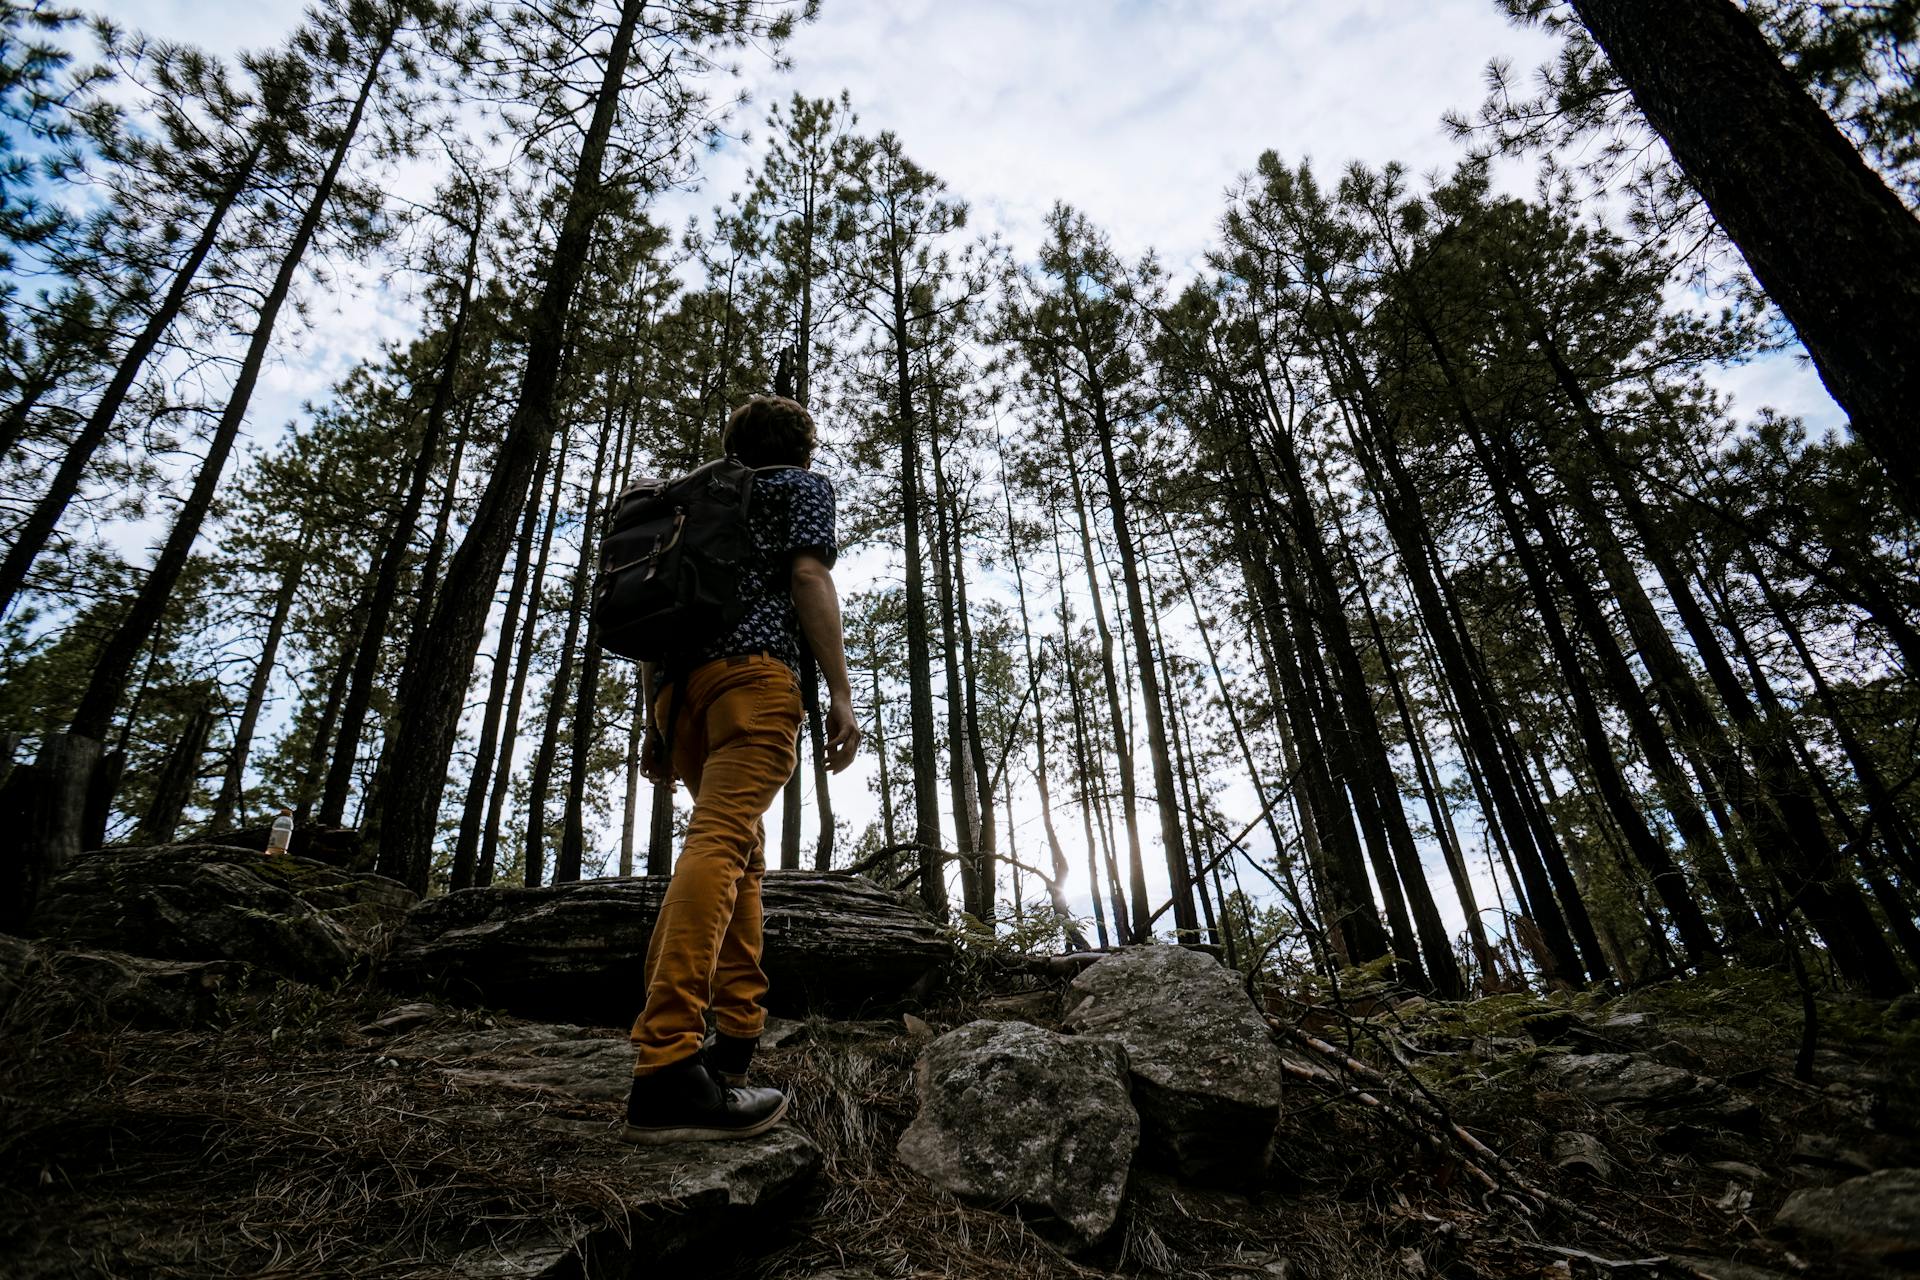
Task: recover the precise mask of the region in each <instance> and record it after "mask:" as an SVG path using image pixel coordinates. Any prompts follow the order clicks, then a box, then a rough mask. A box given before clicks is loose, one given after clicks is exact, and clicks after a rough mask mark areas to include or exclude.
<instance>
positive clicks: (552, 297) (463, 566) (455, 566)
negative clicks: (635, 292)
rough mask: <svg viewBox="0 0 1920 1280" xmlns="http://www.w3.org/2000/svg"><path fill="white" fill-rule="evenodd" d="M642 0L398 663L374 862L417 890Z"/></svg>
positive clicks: (523, 494)
mask: <svg viewBox="0 0 1920 1280" xmlns="http://www.w3.org/2000/svg"><path fill="white" fill-rule="evenodd" d="M644 7H645V4H644V0H623V3H622V5H621V9H620V22H619V25H618V27H617V29H616V30H615V31H614V33H613V37H612V40H611V42H610V43H609V45H608V47H607V53H606V66H605V73H604V75H603V76H602V78H601V82H600V88H599V91H598V93H597V94H595V96H594V98H593V103H594V107H593V116H592V119H591V120H590V122H589V123H588V126H587V130H586V136H585V138H584V139H583V140H582V142H581V147H580V159H579V163H578V164H577V166H576V167H575V171H574V174H573V179H572V183H571V186H570V189H569V190H568V193H567V197H566V201H565V206H564V211H563V212H562V214H561V218H560V230H559V234H558V236H557V237H556V238H555V241H554V247H553V252H552V254H551V256H550V257H549V259H548V267H547V270H546V272H545V280H544V283H543V285H542V288H541V291H540V295H539V300H538V302H537V304H536V305H535V307H534V308H533V312H532V314H531V315H530V316H529V318H528V324H527V334H526V341H527V357H526V368H525V373H524V376H523V378H522V381H521V387H520V396H519V402H518V404H517V405H516V407H515V409H514V412H513V416H512V417H511V418H510V419H509V421H508V423H507V429H506V439H505V440H504V441H503V442H502V444H501V446H500V451H499V454H498V455H497V457H496V459H495V462H494V467H493V471H492V474H491V475H490V476H489V478H488V481H487V487H486V489H485V490H484V491H483V492H482V494H481V495H480V502H479V505H478V506H477V507H476V509H475V511H474V515H473V520H472V523H471V524H469V525H468V527H467V534H466V536H465V537H464V538H463V539H462V540H461V543H460V546H459V548H458V549H457V550H456V551H455V552H454V554H453V557H452V560H451V561H450V562H449V564H448V566H447V575H446V580H445V582H444V584H443V586H442V590H441V593H440V599H439V602H438V603H437V604H436V606H435V608H434V611H433V619H432V621H431V622H430V623H429V624H428V626H427V629H426V632H425V635H424V638H423V640H422V642H421V646H420V650H419V660H418V662H417V663H416V664H415V665H414V666H413V667H412V668H410V669H409V670H408V671H407V672H405V673H403V674H402V676H401V681H400V689H401V692H400V699H399V704H398V713H397V715H396V721H397V723H398V724H399V726H400V731H399V733H398V735H397V737H396V742H395V746H394V752H395V755H394V758H395V759H396V760H405V761H406V762H407V764H408V767H407V768H405V769H401V770H396V771H395V774H394V778H393V782H392V785H391V786H390V787H389V788H388V791H387V794H386V796H385V798H384V804H383V816H382V828H383V830H382V839H381V847H380V862H381V868H380V869H381V870H382V871H383V872H385V873H386V874H388V875H391V876H393V877H394V878H395V879H398V880H400V881H401V882H402V883H404V884H407V885H409V886H410V887H412V888H413V889H414V890H415V891H416V892H419V891H424V890H425V888H426V884H427V868H428V865H429V863H430V862H431V860H432V853H433V841H434V836H435V833H436V831H437V830H438V827H439V815H440V795H441V792H442V791H443V790H444V789H445V787H446V776H447V761H448V758H449V757H450V755H451V754H452V751H453V743H454V738H455V736H456V735H457V733H458V731H459V722H460V711H461V708H462V707H463V706H464V704H465V702H466V693H467V683H468V681H469V679H470V678H471V676H472V674H473V663H474V658H475V654H476V651H477V649H478V645H479V641H480V638H481V635H482V633H483V632H484V631H485V629H486V621H487V614H488V613H489V612H490V605H491V603H492V599H493V590H492V584H493V583H494V582H495V581H496V580H497V579H498V578H499V576H500V568H501V563H502V561H503V559H504V558H505V555H506V550H507V547H508V545H509V544H510V543H511V541H512V539H513V535H514V530H515V527H516V526H517V525H518V524H519V517H520V512H521V510H522V507H523V504H524V503H525V502H526V500H527V487H528V482H529V481H530V480H531V479H532V477H533V471H534V467H535V464H536V462H537V461H538V459H539V456H540V454H541V453H543V452H545V450H546V448H547V446H548V444H549V442H550V440H551V438H552V435H553V430H554V425H555V423H554V401H555V393H556V391H557V388H558V383H559V377H560V366H561V354H562V350H563V348H564V345H565V338H566V326H567V317H568V315H569V314H570V313H571V312H572V309H573V301H574V294H575V292H576V291H577V289H578V287H579V283H580V278H581V275H582V273H583V272H584V271H585V269H586V261H587V250H588V248H589V246H590V245H591V243H592V239H593V231H594V227H595V225H596V224H597V223H598V221H599V219H600V217H601V215H602V214H603V213H604V212H605V210H606V208H607V201H606V196H605V193H604V192H603V191H602V190H601V168H602V164H603V161H604V159H605V156H606V150H607V140H608V138H609V136H610V135H611V133H612V130H613V121H614V114H615V111H616V109H617V108H618V106H619V100H620V94H621V90H622V88H623V86H624V82H625V76H626V68H627V61H628V58H629V56H630V54H631V52H632V48H631V46H632V43H633V37H634V30H635V27H636V26H637V24H638V22H639V19H640V13H641V10H642V9H643V8H644Z"/></svg>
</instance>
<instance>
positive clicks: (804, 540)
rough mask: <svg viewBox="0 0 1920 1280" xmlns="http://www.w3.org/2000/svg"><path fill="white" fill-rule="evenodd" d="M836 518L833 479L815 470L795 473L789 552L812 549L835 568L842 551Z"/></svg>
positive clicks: (789, 505) (790, 496)
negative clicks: (835, 527) (835, 531)
mask: <svg viewBox="0 0 1920 1280" xmlns="http://www.w3.org/2000/svg"><path fill="white" fill-rule="evenodd" d="M833 517H834V510H833V481H831V480H829V479H827V478H826V477H825V476H823V475H820V474H818V473H816V472H812V471H801V472H796V473H794V483H793V485H792V488H791V490H790V491H789V494H788V502H787V536H786V548H785V550H786V552H787V554H788V555H789V556H791V555H793V554H794V553H795V552H799V551H811V552H812V553H813V554H814V555H817V556H819V557H820V559H821V560H822V561H824V562H825V563H826V566H827V567H828V568H829V569H831V568H832V567H833V562H834V559H835V557H837V556H838V555H839V552H840V545H839V542H838V541H837V540H836V539H835V537H834V533H833Z"/></svg>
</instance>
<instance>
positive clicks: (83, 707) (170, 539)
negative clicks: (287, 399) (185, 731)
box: [72, 28, 394, 739]
mask: <svg viewBox="0 0 1920 1280" xmlns="http://www.w3.org/2000/svg"><path fill="white" fill-rule="evenodd" d="M393 34H394V33H393V30H392V29H391V28H389V29H387V31H386V33H385V39H384V40H383V41H382V43H381V44H380V46H379V48H378V49H377V50H376V51H375V53H374V55H373V57H372V59H371V60H370V61H369V62H368V64H367V72H366V76H365V78H364V79H363V80H362V81H361V83H360V92H359V96H358V97H356V98H355V99H354V103H353V110H352V112H351V114H349V116H348V117H347V122H346V124H345V125H343V126H342V127H341V130H340V137H339V140H338V141H337V142H336V143H335V145H334V149H333V154H332V155H331V157H329V159H328V161H327V167H326V170H325V171H324V172H323V173H322V174H321V175H320V179H319V181H318V182H317V183H315V184H314V190H313V196H312V198H311V199H309V200H308V202H307V206H306V208H305V210H304V211H303V212H302V214H301V217H300V224H299V227H298V229H297V230H296V231H295V232H294V235H293V240H292V241H291V243H290V244H289V245H288V247H287V252H286V253H285V255H284V256H282V258H281V260H280V267H279V270H278V271H277V272H276V273H275V275H274V278H273V283H272V284H271V285H270V286H269V287H268V289H267V293H266V296H265V298H264V299H263V300H262V302H261V304H260V309H259V311H258V312H256V313H255V315H254V320H253V336H252V338H251V340H250V341H249V342H248V343H247V351H246V355H245V356H244V357H243V358H242V359H241V362H240V371H239V373H238V374H237V375H236V376H235V378H234V383H233V391H232V393H231V394H230V395H229V396H228V398H227V407H226V409H225V411H224V412H222V413H221V415H220V421H219V422H218V423H217V424H216V425H215V426H214V430H213V436H212V438H211V439H210V440H209V441H208V443H207V452H206V454H205V455H204V456H203V457H202V458H201V460H200V468H199V471H198V472H197V474H196V476H195V479H194V483H193V488H192V490H191V491H190V492H189V493H188V494H187V500H186V501H185V502H184V503H182V504H181V507H180V511H179V514H178V515H176V516H175V517H174V522H173V528H172V530H171V531H170V532H169V533H168V535H167V541H166V544H165V545H164V546H163V547H162V548H161V550H160V555H159V557H158V558H157V559H156V560H155V561H154V564H153V568H152V569H151V570H150V571H149V572H148V574H147V577H146V580H145V581H144V582H142V583H141V585H140V592H139V594H138V595H137V596H135V597H134V601H133V605H132V607H131V608H129V609H128V610H127V613H126V616H125V617H124V618H122V619H121V622H120V625H119V626H118V627H117V628H115V629H114V633H113V635H112V637H111V638H110V639H108V641H107V643H106V644H105V645H104V646H103V647H102V648H101V650H100V656H99V657H98V658H97V659H96V660H95V662H94V667H93V672H92V674H91V676H90V678H89V679H88V682H87V690H86V692H85V693H84V694H83V695H82V696H81V698H80V705H79V707H78V709H77V710H76V711H75V712H74V716H73V726H72V731H73V732H74V733H75V734H78V735H80V736H82V737H88V738H96V739H104V738H105V737H106V733H107V726H108V724H109V723H110V722H111V721H112V719H113V716H114V712H115V711H116V710H118V709H119V705H120V702H121V699H122V698H123V697H124V696H125V694H126V690H127V680H128V678H129V677H130V676H131V675H132V673H133V664H134V663H135V661H136V660H138V658H139V656H140V652H141V650H143V649H144V648H146V646H147V643H148V641H149V640H151V639H152V637H153V634H154V632H155V631H156V630H157V629H158V627H159V625H160V618H161V615H162V614H164V613H165V612H166V607H167V602H168V601H169V600H170V599H171V598H172V596H173V589H174V587H175V586H176V585H177V584H178V583H179V581H180V575H181V573H182V572H183V571H184V570H185V569H186V567H187V556H188V554H189V553H190V552H191V551H192V550H193V544H194V542H195V541H196V540H197V539H198V538H199V536H200V526H201V524H202V522H204V521H205V520H206V517H207V510H208V508H210V507H211V506H212V505H213V496H214V493H215V492H216V491H217V490H218V489H219V487H220V477H221V475H222V473H223V472H225V470H226V466H227V456H228V455H229V454H230V453H232V452H233V444H234V441H235V440H236V439H238V438H239V435H240V427H241V424H242V423H243V422H244V421H245V420H246V416H247V406H248V404H249V403H250V402H251V401H252V399H253V389H254V385H255V384H256V383H257V382H258V381H259V380H260V369H261V367H262V365H263V364H264V363H265V362H266V358H267V349H268V347H269V346H271V345H272V340H273V329H274V323H275V321H277V320H278V319H279V315H280V308H281V307H282V306H283V305H284V304H285V303H286V300H287V295H288V294H289V293H290V292H292V290H293V281H294V277H295V276H297V275H298V274H299V271H300V263H301V261H302V260H303V259H304V258H305V257H306V254H307V247H308V246H309V245H311V244H312V243H313V237H314V235H315V233H316V232H318V230H319V228H320V220H321V216H322V215H323V214H324V213H325V211H326V206H327V202H328V201H329V200H331V199H332V198H333V189H334V184H335V182H336V181H337V180H338V178H339V176H340V169H341V167H342V166H343V165H345V164H346V161H347V153H348V152H349V151H350V150H351V149H352V146H353V142H354V138H355V135H356V134H358V133H359V130H360V121H361V118H362V116H363V115H364V114H365V112H366V106H367V101H368V99H370V98H371V97H372V96H373V89H374V85H375V84H376V83H378V80H379V74H380V67H381V65H382V64H383V63H384V62H385V60H386V55H387V51H388V50H389V49H391V48H392V46H393Z"/></svg>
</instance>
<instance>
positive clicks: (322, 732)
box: [293, 596, 367, 825]
mask: <svg viewBox="0 0 1920 1280" xmlns="http://www.w3.org/2000/svg"><path fill="white" fill-rule="evenodd" d="M366 616H367V601H366V597H364V596H362V597H361V598H360V600H359V601H358V602H356V603H355V605H354V607H353V610H352V612H351V613H349V614H348V615H347V617H346V619H345V621H346V627H345V629H344V631H343V632H342V635H341V639H340V652H339V653H338V654H337V655H336V657H335V661H334V663H333V678H332V679H331V680H329V681H328V682H327V695H326V700H325V701H324V702H322V703H321V704H320V719H319V720H318V721H316V722H315V724H314V726H313V741H312V742H311V743H310V744H309V747H308V751H307V767H306V771H305V772H304V774H303V775H302V776H301V780H300V794H299V796H298V797H297V799H296V801H295V804H294V807H293V820H294V823H295V824H296V825H298V824H300V823H304V822H306V821H307V819H308V816H309V815H310V814H311V813H312V811H313V802H314V801H315V800H318V799H319V798H320V784H321V782H322V781H323V780H324V779H325V777H326V770H327V758H328V756H327V748H328V747H329V746H330V745H331V743H332V742H333V726H334V723H335V722H336V721H338V720H339V718H340V704H341V703H342V702H345V701H346V697H347V677H348V675H349V674H351V673H352V670H353V652H354V646H355V645H357V644H358V643H360V629H361V627H360V624H361V623H362V622H363V621H365V619H366Z"/></svg>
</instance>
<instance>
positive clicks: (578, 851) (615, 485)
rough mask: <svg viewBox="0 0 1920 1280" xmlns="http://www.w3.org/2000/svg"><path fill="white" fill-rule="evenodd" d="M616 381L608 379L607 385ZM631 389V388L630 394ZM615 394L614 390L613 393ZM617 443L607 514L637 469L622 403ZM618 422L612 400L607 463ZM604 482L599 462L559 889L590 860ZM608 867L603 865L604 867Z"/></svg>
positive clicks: (576, 597) (578, 574) (584, 578)
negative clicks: (594, 598)
mask: <svg viewBox="0 0 1920 1280" xmlns="http://www.w3.org/2000/svg"><path fill="white" fill-rule="evenodd" d="M611 380H612V377H611V375H609V382H611ZM631 390H632V385H631V383H629V385H628V391H629V392H631ZM609 391H611V388H609ZM622 401H623V407H622V408H621V410H620V427H619V432H618V436H617V437H616V438H617V440H618V443H617V444H616V445H615V446H614V455H615V456H616V457H617V458H618V459H619V464H618V465H617V467H616V468H615V475H614V476H613V477H612V478H611V483H608V484H607V485H606V486H605V489H606V494H607V498H606V511H607V512H611V510H612V508H613V503H614V500H615V498H616V497H617V496H618V494H619V491H620V490H621V488H622V487H624V486H625V484H626V476H627V472H628V471H629V470H630V469H631V467H632V465H633V456H632V454H633V445H634V440H633V427H634V419H633V413H632V408H631V402H630V401H629V400H627V399H626V397H622ZM613 417H614V398H613V396H612V395H611V394H609V396H608V399H607V412H606V419H605V421H604V423H603V424H602V426H601V429H600V435H601V441H600V444H601V451H602V456H603V457H604V454H605V449H606V437H607V436H608V435H609V434H612V433H613V431H614V427H613ZM602 479H603V475H602V466H601V460H600V459H596V460H595V462H594V468H593V488H592V490H591V491H589V493H588V495H587V514H586V519H585V521H584V522H583V523H582V525H581V527H580V564H579V566H578V568H577V569H576V570H575V573H574V582H573V592H574V594H573V608H574V612H575V613H576V614H586V628H587V634H586V640H585V644H586V653H585V655H584V657H583V659H582V661H581V663H580V680H579V687H578V690H577V692H576V694H575V697H574V704H573V734H572V737H573V751H572V758H571V760H570V761H569V768H568V772H567V800H566V811H565V816H564V817H563V819H562V821H561V829H560V832H561V833H560V860H559V862H558V864H557V865H556V866H555V867H554V872H553V878H554V880H555V882H556V883H559V882H567V883H571V882H573V881H576V880H578V879H579V878H580V876H581V873H582V871H583V869H584V868H583V862H584V860H585V858H586V846H587V835H586V815H585V809H586V802H587V775H588V773H589V772H590V771H591V770H592V767H593V749H594V747H595V745H597V743H598V741H599V729H598V725H597V723H596V721H595V718H594V712H595V708H596V706H597V705H598V702H599V698H600V662H601V658H600V654H601V649H600V633H599V631H598V630H597V629H596V628H595V625H594V619H593V615H592V613H591V612H590V607H591V603H592V602H591V600H590V599H589V598H588V597H589V593H590V590H591V588H592V585H593V578H594V574H595V572H596V571H597V570H596V566H597V565H598V564H599V562H600V538H601V530H600V525H601V523H602V508H601V505H600V492H601V489H602V484H601V481H602ZM602 865H603V866H604V865H605V864H604V863H603V864H602Z"/></svg>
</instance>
